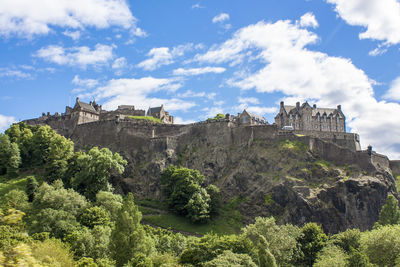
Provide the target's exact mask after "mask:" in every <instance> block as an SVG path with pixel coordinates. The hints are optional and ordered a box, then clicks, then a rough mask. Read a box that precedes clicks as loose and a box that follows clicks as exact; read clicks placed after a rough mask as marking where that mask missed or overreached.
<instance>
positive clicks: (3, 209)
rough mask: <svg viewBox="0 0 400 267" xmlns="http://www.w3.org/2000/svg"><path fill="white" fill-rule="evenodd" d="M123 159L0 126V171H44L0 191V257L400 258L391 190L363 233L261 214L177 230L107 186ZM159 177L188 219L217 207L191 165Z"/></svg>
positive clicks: (55, 260)
mask: <svg viewBox="0 0 400 267" xmlns="http://www.w3.org/2000/svg"><path fill="white" fill-rule="evenodd" d="M13 144H15V145H13ZM13 150H14V151H13ZM57 151H58V152H57ZM58 153H60V154H58ZM56 154H57V156H55V155H56ZM5 155H7V156H5ZM59 155H62V156H59ZM11 156H12V159H11ZM32 157H35V158H32ZM18 158H19V159H18ZM125 164H126V163H125V161H124V160H123V159H122V157H121V156H119V155H118V154H113V153H112V152H111V151H109V150H107V149H98V148H93V149H91V150H90V151H88V152H74V149H73V143H72V142H71V141H69V140H67V139H65V138H64V139H63V138H62V137H60V136H58V135H57V134H56V133H54V132H53V131H52V130H51V129H49V128H48V127H43V126H39V127H28V126H26V125H23V124H19V125H14V126H12V127H11V128H10V129H9V130H8V131H7V132H6V134H2V135H0V170H1V171H2V176H1V177H2V179H3V178H4V179H13V177H15V175H18V171H21V172H26V171H27V170H29V169H32V168H39V169H42V171H43V172H42V173H43V177H39V176H34V175H32V176H30V177H28V178H27V183H26V188H25V190H11V191H9V192H8V193H7V194H5V195H4V196H0V266H82V267H83V266H91V267H96V266H118V267H119V266H150V267H151V266H153V267H157V266H205V267H214V266H249V267H254V266H263V267H264V266H400V256H399V255H400V210H399V207H398V205H399V203H398V201H397V199H396V198H395V197H393V196H391V195H389V196H388V199H387V201H386V203H385V205H384V206H383V208H382V210H381V213H380V216H379V221H378V222H377V223H376V225H375V226H374V228H373V229H372V230H370V231H365V232H361V231H359V230H358V229H349V230H347V231H345V232H342V233H339V234H335V235H330V236H329V235H326V234H325V233H324V232H323V230H322V229H321V227H320V226H319V225H317V224H315V223H307V224H305V225H304V226H302V227H298V226H294V225H290V224H286V225H277V224H276V222H275V219H274V218H273V217H270V218H261V217H259V218H256V220H255V222H254V223H253V224H250V225H247V226H246V227H244V228H243V229H242V230H241V231H240V233H238V234H236V235H216V234H212V233H210V234H207V235H204V236H202V237H195V236H185V235H182V234H180V233H173V232H170V231H168V230H164V229H159V228H154V227H150V226H147V225H143V224H142V223H141V219H142V214H141V212H140V211H139V208H138V206H137V205H136V204H135V200H134V197H133V195H132V194H130V193H129V194H127V195H126V196H124V197H123V196H121V195H118V194H114V193H113V192H112V187H111V186H110V185H109V179H110V177H111V176H112V175H114V174H118V173H121V172H123V167H124V165H125ZM113 173H114V174H113ZM161 183H162V186H163V192H164V194H165V195H166V197H167V202H168V204H169V206H170V207H171V209H173V210H174V211H175V212H177V213H179V214H181V215H183V216H187V217H188V218H190V219H191V220H192V221H195V222H198V221H201V222H204V221H206V220H208V219H209V216H211V215H212V214H213V210H214V211H217V210H218V205H219V201H218V188H216V187H215V186H208V187H205V186H204V176H202V175H201V174H200V173H199V172H198V171H195V170H190V169H187V168H182V167H176V166H170V167H169V168H167V169H166V170H165V171H164V172H163V175H162V178H161ZM92 185H94V186H93V187H91V186H92Z"/></svg>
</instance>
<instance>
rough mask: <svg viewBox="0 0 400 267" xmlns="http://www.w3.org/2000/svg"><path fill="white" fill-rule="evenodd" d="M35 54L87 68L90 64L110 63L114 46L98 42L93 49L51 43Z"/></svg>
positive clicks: (55, 61)
mask: <svg viewBox="0 0 400 267" xmlns="http://www.w3.org/2000/svg"><path fill="white" fill-rule="evenodd" d="M35 56H37V57H39V58H42V59H44V60H46V61H48V62H52V63H55V64H58V65H69V66H78V67H81V68H86V67H87V66H88V65H93V66H96V67H98V66H102V65H106V64H108V62H109V61H110V60H111V59H112V58H113V47H112V46H108V45H102V44H97V45H96V46H95V49H93V50H91V49H90V48H89V47H87V46H79V47H72V48H67V49H65V48H63V47H62V46H57V45H49V46H47V47H43V48H41V49H40V50H38V51H37V53H36V54H35Z"/></svg>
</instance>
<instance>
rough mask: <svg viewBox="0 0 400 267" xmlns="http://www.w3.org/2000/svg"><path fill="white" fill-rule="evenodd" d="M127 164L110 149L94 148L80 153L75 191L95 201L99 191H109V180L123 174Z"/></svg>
mask: <svg viewBox="0 0 400 267" xmlns="http://www.w3.org/2000/svg"><path fill="white" fill-rule="evenodd" d="M126 164H127V162H126V160H124V159H123V158H122V157H121V156H120V155H119V154H118V153H112V152H111V151H110V150H109V149H108V148H102V149H98V148H97V147H94V148H92V149H90V150H89V152H88V153H87V154H86V153H80V154H79V155H78V157H77V158H76V165H77V166H78V169H79V170H80V171H78V172H77V173H75V175H74V176H73V178H72V181H71V184H72V186H73V188H74V189H75V190H77V191H78V192H80V193H81V194H83V195H85V196H86V197H87V198H88V199H90V200H94V199H95V197H96V194H97V193H98V192H99V191H109V189H110V184H109V179H110V177H111V176H112V175H113V174H122V173H123V172H124V166H125V165H126Z"/></svg>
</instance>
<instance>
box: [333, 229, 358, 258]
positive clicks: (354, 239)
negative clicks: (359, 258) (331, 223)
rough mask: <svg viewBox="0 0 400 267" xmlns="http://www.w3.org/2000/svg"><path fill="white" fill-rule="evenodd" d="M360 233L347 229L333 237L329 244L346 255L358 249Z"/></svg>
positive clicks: (356, 230)
mask: <svg viewBox="0 0 400 267" xmlns="http://www.w3.org/2000/svg"><path fill="white" fill-rule="evenodd" d="M360 240H361V232H360V230H359V229H348V230H346V231H344V232H341V233H339V234H336V235H333V236H332V237H331V238H330V240H329V243H331V244H333V245H335V246H337V247H339V248H341V249H343V250H344V251H345V252H346V253H351V252H352V251H353V250H358V249H360V246H361V243H360Z"/></svg>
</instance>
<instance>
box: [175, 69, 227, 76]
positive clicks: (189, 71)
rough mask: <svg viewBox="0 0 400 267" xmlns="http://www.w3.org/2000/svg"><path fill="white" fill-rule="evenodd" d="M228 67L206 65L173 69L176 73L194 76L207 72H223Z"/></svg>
mask: <svg viewBox="0 0 400 267" xmlns="http://www.w3.org/2000/svg"><path fill="white" fill-rule="evenodd" d="M225 70H226V69H225V68H221V67H204V68H191V69H183V68H179V69H175V70H174V71H173V74H174V75H183V76H194V75H201V74H205V73H222V72H224V71H225Z"/></svg>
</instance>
